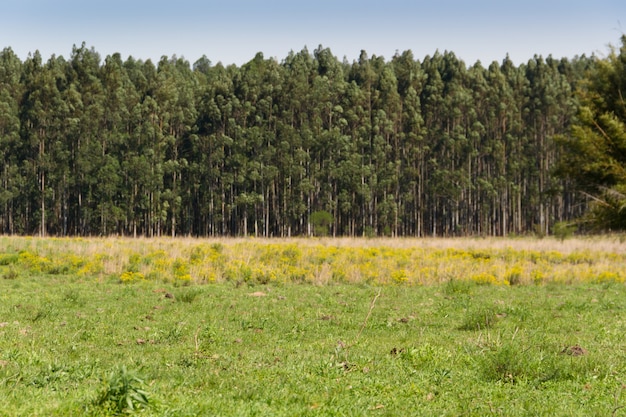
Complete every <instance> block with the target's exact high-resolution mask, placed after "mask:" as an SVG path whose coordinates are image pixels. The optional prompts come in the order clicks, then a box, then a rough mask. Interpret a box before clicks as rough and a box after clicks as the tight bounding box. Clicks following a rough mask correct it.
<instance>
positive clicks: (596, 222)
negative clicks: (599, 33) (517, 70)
mask: <svg viewBox="0 0 626 417" xmlns="http://www.w3.org/2000/svg"><path fill="white" fill-rule="evenodd" d="M621 41H622V45H621V48H620V49H619V50H616V49H615V48H613V49H612V50H611V53H610V54H609V55H608V57H607V58H606V59H603V60H600V61H598V62H597V63H596V65H594V66H593V67H591V68H590V69H589V70H588V74H587V75H586V77H585V79H584V82H583V83H581V86H580V88H579V89H578V90H577V93H578V97H579V98H580V103H581V105H580V107H579V109H578V120H577V123H575V124H574V125H573V127H572V135H569V136H565V137H563V138H561V143H562V144H563V146H564V148H565V149H566V153H565V154H564V157H563V162H562V166H561V172H562V173H563V174H564V175H565V176H566V177H568V178H570V179H572V180H573V181H574V182H575V184H576V185H577V187H578V188H579V189H580V190H581V191H583V192H584V193H585V194H586V195H588V196H589V197H590V198H591V199H592V204H591V211H590V212H589V215H588V216H587V217H586V219H585V220H586V221H587V224H588V225H589V226H591V227H592V228H594V229H600V230H623V229H626V101H625V96H626V36H623V37H622V39H621Z"/></svg>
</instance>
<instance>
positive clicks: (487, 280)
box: [0, 236, 626, 416]
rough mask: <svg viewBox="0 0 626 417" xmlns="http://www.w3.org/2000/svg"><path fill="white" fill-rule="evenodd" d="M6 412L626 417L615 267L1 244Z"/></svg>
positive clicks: (614, 251) (349, 242) (556, 247)
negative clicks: (598, 416) (624, 416)
mask: <svg viewBox="0 0 626 417" xmlns="http://www.w3.org/2000/svg"><path fill="white" fill-rule="evenodd" d="M0 248H1V249H0V276H1V277H2V279H0V410H3V411H2V412H1V413H0V414H3V415H29V416H44V415H45V416H50V415H60V416H61V415H62V416H67V415H92V416H100V415H119V414H127V413H130V414H138V415H159V416H163V415H166V416H192V415H222V416H236V415H258V416H281V415H284V416H292V415H304V416H306V415H311V416H313V415H315V416H317V415H327V416H334V415H342V416H363V415H375V416H379V415H380V416H384V415H388V416H396V415H507V416H511V415H546V416H547V415H550V416H553V415H563V416H565V415H567V416H576V415H578V416H589V415H602V416H611V415H613V416H618V415H624V414H626V408H625V407H626V393H624V389H625V388H626V378H625V377H624V374H625V371H626V352H625V351H624V348H623V334H624V330H625V325H626V321H625V320H624V318H623V317H624V309H625V307H626V301H625V300H626V286H624V281H625V280H626V274H625V272H624V271H626V265H625V262H626V250H625V247H624V244H623V243H622V239H620V237H619V236H614V237H605V238H586V239H583V238H576V239H566V240H564V241H560V240H557V239H551V238H545V239H529V238H519V239H507V240H503V239H479V238H476V239H454V240H444V239H441V240H437V239H422V240H409V239H406V240H401V239H387V240H386V239H369V240H355V239H300V240H296V239H292V240H260V239H215V240H196V239H150V240H148V239H122V238H103V239H78V238H76V239H52V238H51V239H39V238H17V237H2V238H0Z"/></svg>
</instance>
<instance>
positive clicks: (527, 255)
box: [0, 235, 626, 285]
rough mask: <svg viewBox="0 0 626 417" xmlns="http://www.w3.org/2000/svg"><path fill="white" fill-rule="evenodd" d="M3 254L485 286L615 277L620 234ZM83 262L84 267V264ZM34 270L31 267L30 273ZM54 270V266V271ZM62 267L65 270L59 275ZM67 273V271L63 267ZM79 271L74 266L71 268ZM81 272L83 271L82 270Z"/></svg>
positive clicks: (219, 277)
mask: <svg viewBox="0 0 626 417" xmlns="http://www.w3.org/2000/svg"><path fill="white" fill-rule="evenodd" d="M0 244H1V245H2V247H3V248H4V253H7V254H10V253H14V254H15V253H28V254H30V255H31V258H33V257H34V259H35V261H34V263H35V265H36V266H35V267H32V263H33V261H32V259H31V273H36V272H45V271H43V270H42V268H44V269H45V267H42V266H41V263H38V262H37V261H36V260H37V259H42V258H45V260H46V262H49V263H54V262H55V260H60V261H59V262H61V263H63V262H65V264H68V263H71V262H72V261H68V260H67V259H68V258H71V259H73V260H74V261H73V262H74V263H75V264H80V265H81V267H83V272H82V273H83V275H90V274H91V275H94V272H95V275H99V276H111V275H114V276H115V275H117V276H120V275H121V274H123V273H124V272H126V271H128V272H133V273H137V274H138V275H132V277H135V278H141V277H142V276H143V277H146V278H148V279H164V280H170V279H181V280H186V281H190V282H215V281H226V280H236V281H239V280H241V281H246V282H248V281H253V282H261V283H265V282H272V281H306V282H311V283H315V284H319V285H325V284H328V283H331V282H376V283H382V284H385V283H408V284H417V285H425V284H433V283H438V282H447V281H450V280H470V281H475V282H479V283H485V284H512V285H513V284H530V283H535V284H537V283H540V282H546V281H558V282H566V283H567V282H579V281H583V282H584V281H603V280H608V281H618V282H622V281H623V280H625V279H626V276H625V275H624V274H623V272H622V271H625V270H626V245H625V244H624V243H623V236H619V235H616V236H603V237H601V236H596V237H583V238H572V239H568V240H565V241H560V240H557V239H554V238H544V239H537V238H426V239H390V238H380V239H351V238H337V239H333V238H321V239H320V238H309V239H307V238H293V239H258V238H216V239H194V238H169V237H162V238H151V239H148V238H138V239H133V238H121V237H110V238H45V239H40V238H32V237H0ZM84 265H88V268H84ZM37 268H39V270H37ZM56 268H57V270H58V269H63V268H59V267H58V265H57V266H56ZM67 269H68V268H66V270H67ZM69 269H70V270H71V269H72V268H69ZM74 270H75V271H78V267H76V268H74ZM85 271H86V272H85Z"/></svg>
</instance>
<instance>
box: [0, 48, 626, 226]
mask: <svg viewBox="0 0 626 417" xmlns="http://www.w3.org/2000/svg"><path fill="white" fill-rule="evenodd" d="M625 62H626V61H625V58H624V50H623V48H622V50H621V51H620V53H619V54H617V53H614V54H612V55H611V56H610V57H609V58H608V59H606V60H599V59H597V58H594V57H591V58H586V57H584V56H583V57H580V58H576V59H572V60H568V59H554V58H552V57H551V56H549V57H547V58H543V57H541V56H535V57H533V59H531V60H529V61H528V62H527V63H523V64H520V65H515V64H514V63H513V62H511V61H510V60H509V59H508V57H506V58H504V59H503V60H502V62H492V63H490V64H489V65H488V66H483V65H482V63H480V62H476V63H474V64H473V65H469V66H468V65H466V64H465V63H464V62H463V61H462V60H460V59H459V58H458V57H456V56H455V55H454V53H452V52H444V53H440V52H436V53H435V54H433V55H432V56H426V57H425V58H423V59H422V60H418V59H416V58H415V57H414V56H413V54H412V53H411V51H404V52H402V53H397V54H396V55H395V56H394V57H392V58H391V59H390V60H388V61H387V60H385V59H383V58H382V57H378V56H371V57H370V56H368V54H367V53H366V52H365V51H362V53H361V55H360V57H359V59H358V60H355V61H354V62H347V61H345V60H344V61H340V60H338V59H337V58H336V57H335V56H334V55H333V54H332V52H331V51H330V50H329V49H327V48H323V47H321V46H320V47H319V48H317V49H315V50H314V51H313V52H310V51H309V50H307V49H306V48H305V49H303V50H302V51H299V52H291V53H290V54H289V55H288V56H287V57H285V58H284V59H283V60H282V61H281V62H278V61H277V60H276V59H266V58H265V57H264V56H263V55H262V54H260V53H259V54H257V55H256V56H255V57H254V58H253V59H252V60H250V61H249V62H248V63H246V64H244V65H242V66H240V67H239V66H235V65H231V66H224V65H222V64H220V63H218V64H215V65H214V64H213V63H212V62H211V61H210V60H209V59H208V58H206V57H203V58H201V59H200V60H198V61H197V62H195V63H194V64H193V65H191V64H190V63H189V62H187V61H186V60H185V59H183V58H178V57H176V56H173V57H163V58H162V59H161V60H159V62H157V63H153V62H152V61H150V60H146V61H142V60H136V59H134V58H132V57H129V58H127V59H126V60H123V59H122V58H121V57H120V55H119V54H114V55H110V56H107V57H106V58H104V60H103V59H102V58H101V57H100V55H99V54H98V53H97V52H96V51H95V50H94V49H93V48H91V49H89V48H87V47H86V46H85V45H84V44H83V45H82V46H80V47H77V46H75V47H74V48H73V50H72V53H71V56H70V57H69V58H68V59H65V58H63V57H61V56H59V57H57V56H52V57H50V59H48V60H47V61H46V62H44V61H43V59H42V57H41V56H40V54H39V53H37V52H36V53H34V54H32V55H30V56H29V57H28V58H27V59H26V60H25V61H23V62H22V61H21V60H20V59H19V58H18V57H17V56H16V55H15V54H14V53H13V51H12V50H11V49H10V48H5V49H4V50H2V51H1V52H0V230H1V231H2V232H3V233H7V234H41V235H44V234H54V235H59V236H66V235H109V234H122V235H134V236H137V235H143V236H158V235H172V236H174V235H192V236H234V235H257V236H292V235H313V234H314V233H316V231H315V228H316V227H317V233H320V230H322V229H323V230H324V233H328V234H329V235H333V236H339V235H345V236H363V235H367V236H375V235H389V236H443V235H446V236H452V235H498V236H502V235H507V234H523V233H528V232H536V231H540V232H541V233H547V232H549V231H550V229H551V227H552V226H553V225H554V224H555V223H556V222H561V221H569V220H572V219H575V218H577V217H579V216H581V215H582V214H583V213H584V212H585V209H586V206H587V202H588V201H589V196H592V197H593V199H596V200H599V201H602V202H604V203H609V204H612V202H613V200H611V198H612V196H620V195H621V196H623V194H624V193H625V192H626V188H625V185H624V184H626V182H625V179H626V174H624V157H625V155H626V152H625V151H624V150H625V148H624V146H626V135H625V134H624V116H625V115H626V108H625V107H624V104H623V103H624V102H623V100H622V98H621V95H620V94H621V93H620V92H621V91H622V90H621V88H623V85H624V83H625V82H626V78H625V77H626V72H625V71H624V65H625ZM590 74H593V77H590ZM579 100H580V101H581V102H582V104H583V105H582V107H579V104H578V101H579ZM576 119H579V120H580V121H581V124H577V125H576V127H573V126H574V124H573V122H574V121H575V120H576ZM572 129H573V130H572ZM571 133H573V135H572V134H571ZM559 137H561V138H565V139H561V140H557V138H559ZM570 137H572V138H571V139H570ZM562 144H565V145H567V146H564V147H562V146H561V145H562ZM563 149H568V150H570V151H573V152H567V153H566V154H565V155H566V158H569V159H567V161H568V163H569V164H570V166H577V167H580V168H581V169H580V173H581V176H579V177H576V178H575V180H573V179H572V178H573V176H572V175H571V174H572V173H573V171H572V170H570V171H568V174H570V175H563V176H558V175H557V172H555V167H556V165H557V163H558V161H559V160H560V158H561V155H562V154H563ZM598 153H601V154H602V155H603V156H606V157H603V158H596V156H598V155H597V154H598ZM609 155H610V158H609V157H608V156H609ZM583 173H584V175H582V174H583ZM578 186H585V187H587V188H585V189H586V190H587V194H581V193H579V192H577V188H575V187H578ZM588 195H589V196H588ZM616 198H617V197H616ZM615 201H617V202H619V203H620V204H622V203H623V201H624V200H623V198H621V197H619V198H617V199H616V200H615ZM319 213H329V215H325V216H324V219H323V224H322V225H320V221H319V219H318V216H319ZM622 224H625V223H622Z"/></svg>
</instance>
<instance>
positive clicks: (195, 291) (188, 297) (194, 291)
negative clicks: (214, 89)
mask: <svg viewBox="0 0 626 417" xmlns="http://www.w3.org/2000/svg"><path fill="white" fill-rule="evenodd" d="M200 294H202V290H200V289H199V288H197V287H191V288H186V289H184V290H181V291H178V292H176V300H179V301H182V302H183V303H193V300H195V299H196V297H197V296H198V295H200Z"/></svg>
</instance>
